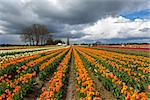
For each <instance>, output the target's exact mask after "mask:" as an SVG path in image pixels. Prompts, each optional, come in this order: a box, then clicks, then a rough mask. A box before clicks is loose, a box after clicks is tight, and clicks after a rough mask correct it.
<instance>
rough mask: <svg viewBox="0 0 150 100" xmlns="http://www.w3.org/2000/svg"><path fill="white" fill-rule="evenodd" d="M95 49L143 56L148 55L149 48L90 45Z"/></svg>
mask: <svg viewBox="0 0 150 100" xmlns="http://www.w3.org/2000/svg"><path fill="white" fill-rule="evenodd" d="M92 48H95V49H99V50H105V51H111V52H117V53H123V54H130V55H137V56H145V57H150V54H149V50H148V48H145V49H144V48H137V49H136V48H134V49H130V48H126V49H125V48H124V49H123V48H122V49H120V48H111V47H109V48H105V47H92Z"/></svg>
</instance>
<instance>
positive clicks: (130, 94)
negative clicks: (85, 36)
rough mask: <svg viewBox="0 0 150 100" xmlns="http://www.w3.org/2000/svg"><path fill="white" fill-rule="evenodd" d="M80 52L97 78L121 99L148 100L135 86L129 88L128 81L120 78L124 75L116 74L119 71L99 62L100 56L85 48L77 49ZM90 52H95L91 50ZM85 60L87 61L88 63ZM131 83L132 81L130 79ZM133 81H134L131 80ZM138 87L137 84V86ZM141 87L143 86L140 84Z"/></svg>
mask: <svg viewBox="0 0 150 100" xmlns="http://www.w3.org/2000/svg"><path fill="white" fill-rule="evenodd" d="M77 49H78V50H79V52H80V54H81V55H82V56H83V57H84V58H85V59H86V60H87V61H88V64H91V65H92V66H91V68H92V69H93V71H94V72H95V75H96V77H98V78H99V79H100V80H102V82H103V84H104V85H105V86H106V87H107V88H108V89H109V90H111V91H112V92H113V93H114V95H115V96H116V97H118V98H121V99H125V98H126V99H127V100H131V99H132V100H134V99H138V100H140V99H142V100H147V98H148V97H147V96H146V93H145V92H144V91H142V90H140V89H138V88H135V87H133V86H128V85H129V84H127V81H126V79H124V78H120V76H122V74H123V73H118V74H119V75H117V74H116V71H117V70H114V68H113V67H112V69H113V70H109V68H108V67H106V66H107V65H106V64H103V62H105V61H102V62H99V61H97V59H98V58H100V56H97V55H95V54H92V53H89V51H88V52H87V51H86V50H85V49H83V48H77ZM90 52H93V51H92V50H90ZM86 60H85V61H86ZM128 81H130V79H128ZM131 81H132V80H131ZM147 81H148V80H147ZM135 85H137V84H135ZM140 85H141V84H140Z"/></svg>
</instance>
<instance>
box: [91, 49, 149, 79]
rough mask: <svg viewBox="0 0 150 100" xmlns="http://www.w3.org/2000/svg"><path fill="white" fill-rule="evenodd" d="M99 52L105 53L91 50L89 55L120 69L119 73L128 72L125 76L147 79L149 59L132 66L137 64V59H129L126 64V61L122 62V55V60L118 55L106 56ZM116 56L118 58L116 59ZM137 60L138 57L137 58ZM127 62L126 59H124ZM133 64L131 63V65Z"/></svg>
mask: <svg viewBox="0 0 150 100" xmlns="http://www.w3.org/2000/svg"><path fill="white" fill-rule="evenodd" d="M91 50H92V49H91ZM101 52H105V51H99V50H97V51H95V50H92V51H91V53H94V54H96V55H97V57H99V59H100V60H102V61H104V62H106V63H107V64H110V65H113V66H115V67H117V68H120V71H124V70H125V71H126V72H128V73H127V74H128V75H134V76H139V78H144V76H145V77H146V79H148V73H149V72H150V70H149V67H148V66H149V62H146V61H147V60H150V59H149V58H145V57H144V58H143V59H145V60H144V61H142V62H141V65H138V66H136V65H134V62H135V63H136V62H138V60H137V59H135V60H134V59H131V60H132V61H131V60H130V59H129V60H130V61H129V62H130V63H127V62H128V61H124V60H122V58H123V55H122V58H121V57H120V58H119V56H118V55H120V54H118V55H116V54H115V55H113V54H112V55H107V54H105V55H104V54H102V53H101ZM117 56H118V57H117ZM137 58H138V57H137ZM126 60H127V59H126ZM132 62H133V63H132ZM137 71H138V74H137Z"/></svg>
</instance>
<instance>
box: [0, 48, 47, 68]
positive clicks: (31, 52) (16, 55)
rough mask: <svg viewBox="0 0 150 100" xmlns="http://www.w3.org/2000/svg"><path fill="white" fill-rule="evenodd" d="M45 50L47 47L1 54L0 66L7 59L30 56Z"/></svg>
mask: <svg viewBox="0 0 150 100" xmlns="http://www.w3.org/2000/svg"><path fill="white" fill-rule="evenodd" d="M46 51H49V49H48V50H47V49H46V50H32V51H30V52H22V53H16V54H13V55H7V54H6V55H5V56H2V57H0V66H1V64H2V63H5V62H7V61H8V60H11V59H13V58H18V57H24V56H31V55H34V54H37V53H43V52H46Z"/></svg>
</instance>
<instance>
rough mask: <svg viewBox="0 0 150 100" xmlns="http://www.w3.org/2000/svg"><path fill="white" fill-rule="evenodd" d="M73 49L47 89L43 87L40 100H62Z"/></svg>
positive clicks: (64, 59)
mask: <svg viewBox="0 0 150 100" xmlns="http://www.w3.org/2000/svg"><path fill="white" fill-rule="evenodd" d="M71 53H72V48H71V49H70V50H69V52H68V53H67V54H66V56H65V57H64V58H63V60H62V61H61V63H60V64H59V66H58V68H57V71H56V72H54V76H53V77H52V78H51V79H50V81H49V82H48V85H47V86H46V87H42V89H41V91H42V93H41V95H40V97H39V98H38V100H44V99H45V100H49V99H58V100H60V99H62V96H63V92H64V91H65V90H64V89H63V85H64V82H65V79H66V73H67V72H68V71H69V70H68V69H69V68H68V67H69V61H70V58H71Z"/></svg>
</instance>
